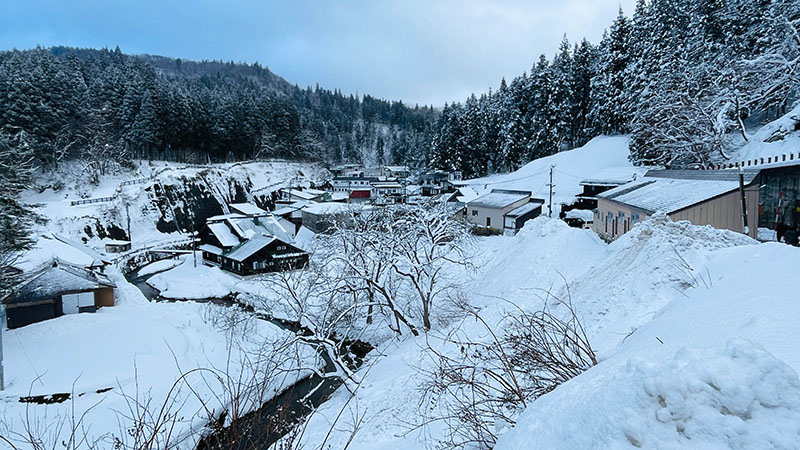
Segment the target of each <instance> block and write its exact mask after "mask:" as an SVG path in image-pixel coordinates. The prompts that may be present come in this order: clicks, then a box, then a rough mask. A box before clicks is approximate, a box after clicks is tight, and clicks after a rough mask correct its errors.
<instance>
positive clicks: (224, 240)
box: [208, 222, 239, 247]
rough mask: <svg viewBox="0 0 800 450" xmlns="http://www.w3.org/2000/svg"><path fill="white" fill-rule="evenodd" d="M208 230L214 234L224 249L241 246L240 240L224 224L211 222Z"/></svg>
mask: <svg viewBox="0 0 800 450" xmlns="http://www.w3.org/2000/svg"><path fill="white" fill-rule="evenodd" d="M208 229H209V230H211V232H212V233H214V236H215V237H216V238H217V240H218V241H219V243H220V244H222V246H223V247H233V246H234V245H239V238H238V237H236V235H235V234H233V232H232V231H231V230H230V228H228V225H227V224H225V223H224V222H209V224H208Z"/></svg>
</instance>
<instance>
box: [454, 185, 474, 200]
mask: <svg viewBox="0 0 800 450" xmlns="http://www.w3.org/2000/svg"><path fill="white" fill-rule="evenodd" d="M476 198H478V192H477V191H476V190H475V189H473V188H472V187H470V186H461V187H459V188H458V190H456V200H458V201H459V202H461V203H467V202H471V201H472V200H475V199H476Z"/></svg>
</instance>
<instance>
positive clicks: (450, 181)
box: [420, 170, 461, 197]
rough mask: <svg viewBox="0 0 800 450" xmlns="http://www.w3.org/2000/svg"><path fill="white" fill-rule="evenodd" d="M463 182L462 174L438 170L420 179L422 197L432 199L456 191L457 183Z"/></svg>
mask: <svg viewBox="0 0 800 450" xmlns="http://www.w3.org/2000/svg"><path fill="white" fill-rule="evenodd" d="M458 181H461V172H445V171H442V170H437V171H435V172H429V173H426V174H423V175H422V176H421V177H420V186H421V188H422V195H423V196H425V197H431V196H434V195H439V194H443V193H447V192H453V191H454V190H455V184H454V183H455V182H458Z"/></svg>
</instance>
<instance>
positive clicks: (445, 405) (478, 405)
mask: <svg viewBox="0 0 800 450" xmlns="http://www.w3.org/2000/svg"><path fill="white" fill-rule="evenodd" d="M551 304H552V305H557V307H558V309H559V312H558V313H556V312H554V311H553V310H552V309H551V307H550V305H551ZM463 305H464V310H465V312H466V314H467V317H468V319H467V320H474V321H476V322H478V323H479V324H480V327H481V328H482V329H483V330H484V331H485V332H486V334H487V336H488V337H487V338H486V339H483V340H476V339H473V338H471V337H470V336H468V335H467V333H466V332H465V331H464V326H463V325H462V326H460V327H454V329H453V330H454V331H452V332H450V333H449V334H447V335H445V336H441V337H439V338H434V337H431V338H430V339H437V340H438V341H439V342H431V341H429V349H430V352H431V355H432V358H431V361H432V362H433V369H421V372H422V374H423V375H424V376H425V378H426V382H425V383H424V384H423V394H424V395H423V400H422V402H421V403H420V408H421V414H422V417H423V418H424V420H423V422H422V424H420V425H418V426H417V427H419V426H423V427H426V426H428V425H430V424H432V423H435V422H444V424H445V429H446V432H445V435H444V436H443V437H442V440H441V441H440V442H439V447H441V448H465V447H468V446H471V447H474V448H487V449H488V448H492V447H493V446H494V444H495V442H496V440H497V438H498V436H499V435H500V433H502V431H503V430H504V429H505V428H508V427H511V426H513V425H514V423H515V422H516V417H517V415H518V414H519V413H520V412H521V410H522V409H524V408H525V407H526V406H527V404H528V403H529V402H530V401H532V400H534V399H536V398H538V397H540V396H542V395H544V394H546V393H548V392H550V391H552V390H553V389H555V388H556V387H557V386H558V385H560V384H561V383H563V382H565V381H567V380H569V379H571V378H573V377H575V376H577V375H579V374H580V373H582V372H583V371H585V370H586V369H588V368H590V367H591V366H594V365H596V364H597V358H596V356H595V353H594V350H593V349H592V347H591V345H590V343H589V340H588V337H587V336H586V332H585V330H584V328H583V326H582V324H581V322H580V320H579V318H578V316H577V314H576V312H575V309H574V307H573V306H572V303H571V301H570V300H569V298H568V299H567V300H565V301H561V300H559V299H555V298H553V297H552V296H550V294H549V292H548V293H547V298H546V301H545V304H544V306H543V307H542V309H540V310H538V311H534V312H529V311H525V310H523V309H521V308H518V307H516V306H515V307H514V311H513V312H511V313H507V314H505V315H504V317H502V319H501V320H500V323H499V324H496V325H493V324H490V323H489V322H487V321H486V320H485V319H484V318H483V317H482V316H481V314H480V312H479V311H476V310H475V309H473V308H471V307H469V306H468V305H467V304H466V303H464V304H463ZM466 323H467V322H466V321H465V324H466Z"/></svg>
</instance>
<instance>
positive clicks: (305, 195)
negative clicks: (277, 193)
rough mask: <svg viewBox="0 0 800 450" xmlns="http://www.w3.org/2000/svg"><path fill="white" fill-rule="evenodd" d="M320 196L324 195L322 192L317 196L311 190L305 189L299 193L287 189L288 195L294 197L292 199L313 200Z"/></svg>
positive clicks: (298, 191)
mask: <svg viewBox="0 0 800 450" xmlns="http://www.w3.org/2000/svg"><path fill="white" fill-rule="evenodd" d="M317 192H319V191H317ZM322 194H324V192H323V193H321V194H318V193H314V192H312V190H310V189H307V190H305V191H301V190H299V189H289V195H291V196H294V197H299V198H302V199H304V200H313V199H315V198H317V197H319V196H321V195H322Z"/></svg>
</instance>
